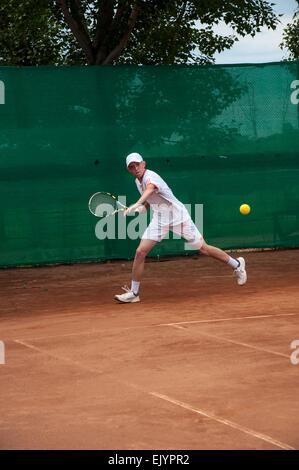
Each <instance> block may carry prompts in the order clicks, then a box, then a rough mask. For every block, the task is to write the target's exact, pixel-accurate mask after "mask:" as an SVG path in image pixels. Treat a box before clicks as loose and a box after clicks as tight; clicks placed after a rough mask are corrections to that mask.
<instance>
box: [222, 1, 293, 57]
mask: <svg viewBox="0 0 299 470" xmlns="http://www.w3.org/2000/svg"><path fill="white" fill-rule="evenodd" d="M271 3H275V7H273V8H274V10H275V13H277V14H281V13H282V14H283V16H282V17H281V18H280V21H281V24H279V25H278V27H277V29H276V30H275V31H272V30H269V29H267V28H263V29H262V31H261V32H260V33H257V34H256V36H255V37H254V38H252V37H251V36H246V37H244V38H242V37H241V36H240V37H239V42H237V43H236V44H235V45H234V46H233V47H232V48H231V49H229V50H226V51H224V52H222V53H221V54H215V59H216V61H215V63H216V64H241V63H260V62H278V61H280V60H282V59H284V58H286V57H287V52H286V51H282V50H281V49H280V47H279V44H280V43H281V41H282V34H283V29H284V28H285V26H286V25H287V23H290V22H291V21H292V16H293V14H294V12H295V10H296V7H297V5H298V4H297V2H296V0H272V1H271ZM214 31H215V32H217V33H219V34H226V35H227V34H231V33H232V30H231V28H229V27H227V26H226V25H225V24H219V25H218V26H215V28H214Z"/></svg>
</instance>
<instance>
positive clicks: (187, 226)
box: [142, 218, 203, 250]
mask: <svg viewBox="0 0 299 470" xmlns="http://www.w3.org/2000/svg"><path fill="white" fill-rule="evenodd" d="M170 230H171V231H172V232H173V233H176V234H177V235H179V236H180V237H181V238H184V239H185V240H187V242H188V243H190V245H191V246H192V247H193V248H194V249H195V250H200V248H201V247H202V245H203V236H202V234H201V233H200V232H199V230H198V228H197V227H196V225H195V223H194V222H193V220H192V219H191V218H189V219H187V220H186V221H185V222H182V223H181V224H178V225H163V224H160V223H159V219H158V218H153V219H152V221H151V223H150V224H149V226H148V227H147V229H146V230H145V232H144V234H143V235H142V240H144V239H146V240H153V241H156V242H160V241H161V240H163V238H165V237H166V235H167V234H168V232H169V231H170Z"/></svg>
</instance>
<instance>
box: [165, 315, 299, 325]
mask: <svg viewBox="0 0 299 470" xmlns="http://www.w3.org/2000/svg"><path fill="white" fill-rule="evenodd" d="M296 315H298V313H277V314H273V315H254V316H251V317H231V318H214V319H210V320H209V319H208V320H189V321H180V322H173V323H159V324H158V325H156V326H173V325H189V324H190V325H191V324H193V323H216V322H222V321H232V320H252V319H257V318H272V317H290V316H296Z"/></svg>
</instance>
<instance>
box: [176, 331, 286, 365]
mask: <svg viewBox="0 0 299 470" xmlns="http://www.w3.org/2000/svg"><path fill="white" fill-rule="evenodd" d="M169 326H172V327H173V328H180V329H181V330H184V331H186V332H188V333H189V334H190V333H191V332H192V330H190V331H188V330H186V328H182V327H179V326H178V325H175V324H174V325H169ZM198 334H199V335H201V336H207V337H208V338H215V339H217V340H218V341H224V342H225V343H232V344H237V345H238V346H244V347H245V348H250V349H255V350H257V351H262V352H266V353H269V354H274V355H275V356H282V357H286V358H287V359H290V356H289V355H287V354H283V353H279V352H276V351H272V350H271V349H266V348H260V347H259V346H253V345H252V344H247V343H241V342H240V341H235V340H232V339H227V338H223V336H217V335H211V334H210V333H204V332H202V331H199V332H198Z"/></svg>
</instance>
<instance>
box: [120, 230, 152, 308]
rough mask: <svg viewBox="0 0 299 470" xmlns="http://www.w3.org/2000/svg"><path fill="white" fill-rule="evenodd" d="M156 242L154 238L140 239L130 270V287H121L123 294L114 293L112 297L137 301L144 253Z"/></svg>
mask: <svg viewBox="0 0 299 470" xmlns="http://www.w3.org/2000/svg"><path fill="white" fill-rule="evenodd" d="M156 243H158V242H157V241H155V240H148V239H142V240H141V242H140V244H139V246H138V248H137V250H136V254H135V258H134V263H133V270H132V282H131V288H129V287H127V286H125V287H122V289H123V290H124V291H126V293H125V294H120V295H115V296H114V298H115V299H116V300H119V301H120V302H123V303H132V302H139V301H140V298H139V295H138V292H139V285H140V281H141V278H142V274H143V270H144V261H145V258H146V255H147V254H148V253H149V252H150V251H151V249H152V248H153V247H154V246H155V245H156Z"/></svg>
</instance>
